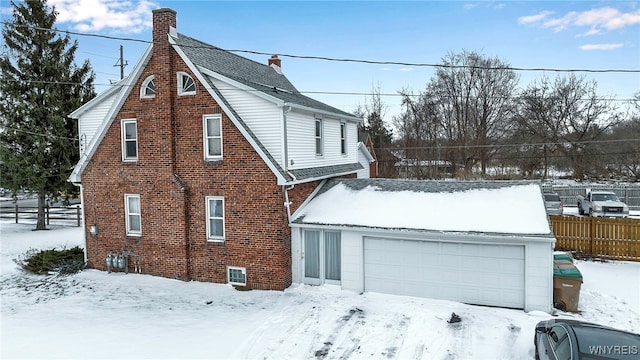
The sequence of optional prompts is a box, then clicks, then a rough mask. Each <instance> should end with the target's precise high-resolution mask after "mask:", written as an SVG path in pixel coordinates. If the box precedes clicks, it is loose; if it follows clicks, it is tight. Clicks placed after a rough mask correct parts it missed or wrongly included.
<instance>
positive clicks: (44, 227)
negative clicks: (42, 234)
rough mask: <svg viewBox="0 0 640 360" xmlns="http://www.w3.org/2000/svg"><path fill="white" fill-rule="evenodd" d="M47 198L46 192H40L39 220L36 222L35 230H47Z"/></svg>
mask: <svg viewBox="0 0 640 360" xmlns="http://www.w3.org/2000/svg"><path fill="white" fill-rule="evenodd" d="M46 200H47V199H46V194H45V192H44V191H40V192H38V222H37V223H36V228H35V230H47V221H46V219H45V213H44V208H45V206H46V205H47V203H46Z"/></svg>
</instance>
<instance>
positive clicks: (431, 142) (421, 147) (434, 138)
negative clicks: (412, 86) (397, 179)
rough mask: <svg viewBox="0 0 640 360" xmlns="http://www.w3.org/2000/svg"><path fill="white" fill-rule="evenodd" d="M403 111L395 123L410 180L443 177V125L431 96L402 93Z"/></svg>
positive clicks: (395, 118)
mask: <svg viewBox="0 0 640 360" xmlns="http://www.w3.org/2000/svg"><path fill="white" fill-rule="evenodd" d="M400 94H401V95H402V106H403V107H404V110H403V111H402V113H400V114H399V115H397V116H395V117H394V119H393V123H394V125H395V126H396V130H397V132H398V135H399V138H400V140H399V142H400V143H401V146H402V148H403V154H404V158H403V166H406V167H407V169H411V170H410V171H407V173H408V174H410V177H415V178H417V179H426V178H429V179H435V178H439V177H441V175H442V174H441V169H442V167H443V166H442V164H443V162H442V161H441V158H442V157H441V152H440V143H441V139H442V136H441V135H442V133H441V129H442V126H441V121H440V118H439V116H438V114H437V104H436V103H435V102H434V99H433V98H432V97H431V96H430V94H429V93H426V92H425V93H422V94H420V95H418V96H415V95H414V94H413V93H412V92H411V91H410V90H406V89H403V90H402V91H401V92H400Z"/></svg>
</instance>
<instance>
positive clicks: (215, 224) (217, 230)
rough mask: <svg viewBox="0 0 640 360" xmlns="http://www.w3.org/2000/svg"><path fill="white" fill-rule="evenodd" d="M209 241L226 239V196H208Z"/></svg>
mask: <svg viewBox="0 0 640 360" xmlns="http://www.w3.org/2000/svg"><path fill="white" fill-rule="evenodd" d="M206 203H207V209H206V211H207V241H224V198H223V197H221V196H207V197H206Z"/></svg>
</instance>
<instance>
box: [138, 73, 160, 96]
mask: <svg viewBox="0 0 640 360" xmlns="http://www.w3.org/2000/svg"><path fill="white" fill-rule="evenodd" d="M140 97H141V98H143V99H144V98H154V97H156V82H155V79H154V77H153V75H151V76H149V77H147V78H146V79H144V81H143V82H142V86H141V87H140Z"/></svg>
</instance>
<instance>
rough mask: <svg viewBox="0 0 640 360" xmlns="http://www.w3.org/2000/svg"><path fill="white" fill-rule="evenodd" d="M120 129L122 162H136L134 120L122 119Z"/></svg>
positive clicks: (136, 128) (136, 144) (136, 142)
mask: <svg viewBox="0 0 640 360" xmlns="http://www.w3.org/2000/svg"><path fill="white" fill-rule="evenodd" d="M121 128H122V161H137V160H138V126H137V124H136V119H123V120H122V123H121Z"/></svg>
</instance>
